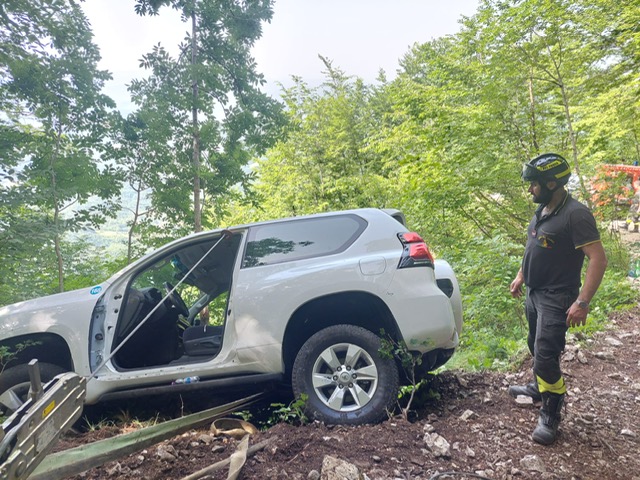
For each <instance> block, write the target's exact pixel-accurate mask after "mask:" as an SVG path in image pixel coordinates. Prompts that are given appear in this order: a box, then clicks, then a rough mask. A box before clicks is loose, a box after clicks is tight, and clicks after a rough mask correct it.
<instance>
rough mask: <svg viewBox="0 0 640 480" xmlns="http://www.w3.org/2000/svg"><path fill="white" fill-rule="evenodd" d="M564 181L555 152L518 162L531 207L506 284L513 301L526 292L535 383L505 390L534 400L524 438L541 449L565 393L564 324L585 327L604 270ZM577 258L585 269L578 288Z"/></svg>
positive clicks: (554, 428) (592, 230) (590, 222)
mask: <svg viewBox="0 0 640 480" xmlns="http://www.w3.org/2000/svg"><path fill="white" fill-rule="evenodd" d="M570 176H571V168H570V167H569V164H568V163H567V161H566V160H565V159H564V158H563V157H562V156H560V155H557V154H555V153H545V154H543V155H540V156H538V157H536V158H534V159H533V160H531V161H530V162H528V163H526V164H525V165H524V167H523V170H522V179H523V180H524V181H525V182H529V193H530V194H531V196H532V197H533V201H534V202H535V203H537V204H539V207H538V208H537V210H536V212H535V215H534V216H533V219H532V220H531V223H530V224H529V227H528V229H527V245H526V247H525V252H524V258H523V259H522V266H521V267H520V270H519V271H518V274H517V275H516V278H515V279H514V280H513V282H511V286H510V290H511V295H512V296H514V297H520V296H521V295H522V286H523V285H526V287H527V299H526V316H527V321H528V323H529V335H528V338H527V343H528V346H529V351H530V352H531V354H532V355H533V373H534V379H535V381H534V382H532V383H529V384H528V385H525V386H511V387H509V393H510V394H511V395H512V396H514V397H516V396H518V395H527V396H530V397H532V398H533V399H534V400H542V407H541V409H540V417H539V419H538V425H537V426H536V428H535V430H534V431H533V434H532V438H533V440H535V441H536V442H538V443H541V444H543V445H550V444H552V443H553V442H554V441H555V439H556V435H557V432H558V425H559V424H560V411H561V409H562V405H563V404H564V396H565V393H566V391H567V387H566V386H565V383H564V378H563V377H562V372H561V370H560V354H561V353H562V351H563V350H564V347H565V334H566V332H567V329H568V328H569V327H575V326H578V325H584V324H585V323H586V321H587V313H589V302H590V301H591V299H592V298H593V296H594V295H595V293H596V290H597V289H598V287H599V286H600V282H601V281H602V277H603V276H604V271H605V269H606V268H607V257H606V254H605V252H604V249H603V247H602V242H601V241H600V234H599V233H598V228H597V226H596V222H595V219H594V218H593V215H592V213H591V212H590V211H589V209H588V208H587V207H586V206H585V205H583V204H582V203H580V202H578V201H577V200H575V199H574V198H572V197H571V195H569V193H568V192H567V191H566V190H565V185H566V184H567V182H568V181H569V177H570ZM585 256H586V257H587V258H588V259H589V265H588V267H587V272H586V275H585V280H584V285H582V288H580V287H581V281H580V276H581V271H582V264H583V261H584V257H585Z"/></svg>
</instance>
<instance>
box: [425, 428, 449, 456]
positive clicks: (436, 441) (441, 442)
mask: <svg viewBox="0 0 640 480" xmlns="http://www.w3.org/2000/svg"><path fill="white" fill-rule="evenodd" d="M424 443H425V444H426V446H427V448H428V449H429V450H430V451H431V453H433V455H434V456H435V457H450V456H451V446H450V445H449V442H447V440H446V439H445V438H444V437H442V436H440V435H438V434H437V433H425V435H424Z"/></svg>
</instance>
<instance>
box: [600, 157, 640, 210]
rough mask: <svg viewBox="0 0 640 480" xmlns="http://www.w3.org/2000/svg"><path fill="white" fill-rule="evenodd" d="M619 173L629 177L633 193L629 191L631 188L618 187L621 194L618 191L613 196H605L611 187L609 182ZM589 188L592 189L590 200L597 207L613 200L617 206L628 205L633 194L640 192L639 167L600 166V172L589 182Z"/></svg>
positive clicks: (609, 194)
mask: <svg viewBox="0 0 640 480" xmlns="http://www.w3.org/2000/svg"><path fill="white" fill-rule="evenodd" d="M620 173H626V174H627V175H628V176H629V178H630V180H631V186H632V188H633V192H632V191H631V188H629V187H627V186H623V187H619V188H621V190H622V191H621V192H620V191H618V193H617V194H615V195H612V194H611V193H608V194H607V191H608V190H610V189H611V188H612V186H613V184H612V182H611V180H612V179H613V178H615V177H616V176H617V175H618V174H620ZM591 187H592V189H593V194H592V200H593V203H594V204H595V205H597V206H602V205H606V204H608V203H610V202H611V201H612V199H613V198H615V203H617V204H619V205H621V204H622V205H624V204H626V205H629V204H630V203H631V197H632V196H633V194H634V193H636V194H637V193H638V191H639V190H640V166H638V165H609V164H605V165H600V172H599V173H598V174H597V175H596V177H595V178H594V179H593V181H592V182H591Z"/></svg>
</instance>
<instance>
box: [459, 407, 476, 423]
mask: <svg viewBox="0 0 640 480" xmlns="http://www.w3.org/2000/svg"><path fill="white" fill-rule="evenodd" d="M475 416H476V413H475V412H474V411H473V410H465V411H464V412H462V415H460V419H461V420H464V421H465V422H466V421H467V420H469V419H470V418H472V417H475Z"/></svg>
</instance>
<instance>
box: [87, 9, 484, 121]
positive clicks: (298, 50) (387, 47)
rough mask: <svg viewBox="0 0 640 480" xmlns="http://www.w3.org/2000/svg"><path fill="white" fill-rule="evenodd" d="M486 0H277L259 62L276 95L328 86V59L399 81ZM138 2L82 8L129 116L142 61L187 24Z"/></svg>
mask: <svg viewBox="0 0 640 480" xmlns="http://www.w3.org/2000/svg"><path fill="white" fill-rule="evenodd" d="M478 3H479V0H276V2H275V6H274V15H273V18H272V20H271V23H267V24H264V25H263V35H262V38H261V39H260V40H259V41H258V42H257V43H256V45H255V47H254V49H253V52H252V53H253V55H254V57H255V59H256V61H257V64H258V71H259V72H261V73H262V74H263V75H264V76H265V78H266V80H267V86H266V88H265V90H266V91H267V93H269V94H270V95H273V96H277V95H278V94H279V92H280V86H279V85H280V84H282V85H284V86H288V85H291V76H292V75H295V76H298V77H301V78H302V79H303V80H304V81H305V82H307V83H308V84H309V85H318V84H319V83H320V82H321V81H322V70H323V69H324V65H323V64H322V62H321V61H320V59H319V58H318V55H322V56H323V57H325V58H328V59H329V60H331V61H332V62H333V66H334V67H338V68H340V69H341V70H342V71H343V72H345V73H346V74H347V75H353V76H357V77H360V78H362V79H363V80H365V82H367V83H373V82H374V81H375V79H376V77H377V76H378V72H379V71H380V69H382V70H384V71H385V73H386V74H387V78H389V79H391V78H393V77H394V76H395V72H396V69H397V68H398V65H399V60H400V59H401V58H402V57H403V56H404V55H405V54H406V53H407V52H408V51H409V49H410V47H411V46H412V45H413V44H414V43H416V42H417V43H423V42H427V41H429V40H432V39H434V38H438V37H442V36H444V35H448V34H454V33H456V32H457V31H458V30H459V28H460V24H459V20H460V19H461V18H462V16H463V15H464V16H472V15H473V14H474V13H475V12H476V9H477V7H478ZM133 5H134V0H87V1H85V2H83V3H82V7H83V9H84V11H85V13H86V15H87V17H88V18H89V21H90V23H91V25H92V28H93V32H94V35H95V37H94V42H95V43H96V44H97V45H98V47H100V51H101V55H102V61H101V62H100V64H99V68H101V69H104V70H109V71H110V72H111V74H112V75H113V80H112V81H110V82H108V84H107V86H106V92H105V93H106V94H107V95H109V96H110V97H111V98H113V99H114V100H115V101H116V103H117V104H118V107H119V108H120V110H121V111H122V112H123V113H125V114H126V113H129V112H130V111H131V110H132V109H133V106H132V105H131V104H130V102H129V94H128V92H127V90H126V85H127V84H128V83H129V82H130V81H131V79H132V78H142V77H144V76H146V75H147V73H146V72H145V71H144V70H142V69H140V68H139V60H140V58H141V57H142V55H143V54H145V53H148V52H150V51H151V48H152V47H153V45H155V44H157V43H161V44H162V45H163V46H164V47H165V48H167V49H168V50H169V51H170V52H173V53H175V52H176V51H177V48H176V47H177V45H178V43H179V42H180V41H181V40H182V39H183V38H184V33H185V31H187V30H188V25H187V24H183V23H181V22H180V18H179V15H178V14H177V13H176V12H175V11H174V10H171V9H169V8H168V7H165V8H163V9H162V10H161V11H160V15H158V16H156V17H140V16H137V15H136V14H135V12H134V9H133Z"/></svg>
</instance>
